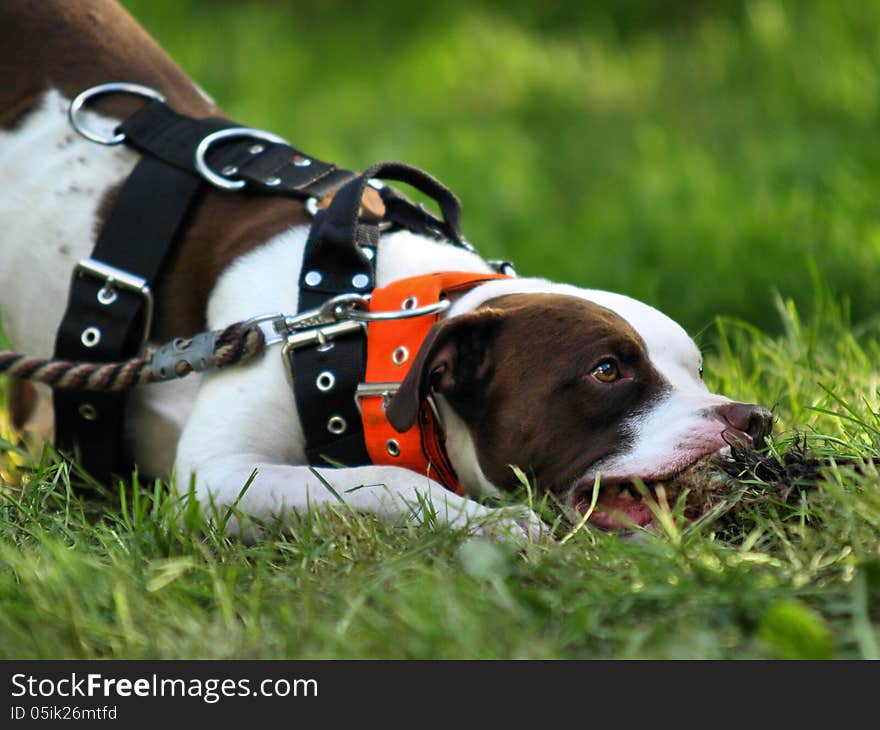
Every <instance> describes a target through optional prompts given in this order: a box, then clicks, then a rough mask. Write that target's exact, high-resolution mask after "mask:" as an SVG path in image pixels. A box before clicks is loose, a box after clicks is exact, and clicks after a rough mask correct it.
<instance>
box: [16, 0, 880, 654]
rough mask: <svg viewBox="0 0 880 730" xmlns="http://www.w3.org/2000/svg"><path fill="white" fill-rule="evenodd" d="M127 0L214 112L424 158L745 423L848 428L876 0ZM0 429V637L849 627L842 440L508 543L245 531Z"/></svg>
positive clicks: (879, 585)
mask: <svg viewBox="0 0 880 730" xmlns="http://www.w3.org/2000/svg"><path fill="white" fill-rule="evenodd" d="M126 5H127V6H128V7H130V8H131V9H132V11H133V12H134V13H135V14H136V15H137V16H139V17H140V18H141V19H142V20H143V21H144V23H145V24H146V25H147V27H148V28H149V29H150V30H151V32H153V33H154V34H155V35H156V36H157V37H158V39H159V40H160V41H161V42H162V44H163V45H165V46H166V47H167V48H168V49H169V50H170V52H171V53H172V55H174V56H175V57H176V58H177V59H178V60H179V61H180V62H181V63H182V65H183V66H184V67H185V68H186V69H187V70H188V71H189V72H190V73H191V74H192V75H193V76H194V77H195V78H197V79H198V80H199V81H200V82H201V83H202V84H203V85H204V86H205V87H206V88H207V89H208V90H209V91H210V92H211V93H213V94H214V95H215V96H216V97H217V98H218V100H219V101H220V103H221V105H222V106H223V107H224V108H225V109H226V110H227V111H228V112H229V113H230V114H232V115H233V116H235V117H237V118H238V119H240V120H241V121H243V122H247V123H250V124H253V125H256V126H261V127H264V128H269V129H274V130H276V131H278V132H281V133H283V134H285V135H287V136H288V137H289V138H290V139H291V140H293V141H295V142H296V143H297V144H300V145H301V146H302V147H303V148H304V149H306V150H309V151H313V152H314V153H315V154H318V155H321V156H323V157H324V158H326V159H333V160H335V161H338V162H340V163H341V164H344V165H347V166H351V167H359V168H362V167H365V166H367V165H369V164H370V163H372V162H374V161H375V160H378V159H384V158H401V159H405V160H408V161H411V162H413V163H415V164H419V165H423V166H425V167H426V168H428V169H429V170H431V171H432V172H434V173H436V174H437V175H438V176H439V177H441V178H442V179H444V180H446V181H447V182H449V183H450V184H451V185H452V186H453V187H454V188H455V189H456V190H457V192H458V193H459V195H460V196H461V198H462V199H463V202H464V205H465V229H466V232H467V233H468V236H469V238H470V239H471V240H472V241H474V242H475V243H476V244H477V245H478V247H479V248H480V249H481V251H482V252H483V253H485V254H486V255H488V256H492V257H505V258H511V259H513V260H514V261H515V262H516V263H517V265H518V268H519V269H520V271H521V272H522V273H526V274H539V275H545V276H548V277H550V278H556V279H560V280H566V281H571V282H574V283H577V284H581V285H588V286H599V287H602V288H609V289H614V290H618V291H622V292H624V293H628V294H631V295H633V296H637V297H639V298H642V299H644V300H646V301H648V302H650V303H652V304H655V305H657V306H659V307H661V308H662V309H664V310H665V311H667V312H668V313H669V314H671V315H672V316H674V317H675V318H677V319H679V320H680V321H682V322H683V323H684V324H685V325H686V326H687V327H688V329H689V330H690V331H691V332H693V333H695V334H696V335H697V336H698V339H699V340H700V342H701V343H702V344H703V346H704V350H705V351H706V379H707V382H708V384H709V385H710V387H711V388H713V389H716V390H719V391H721V392H724V393H726V394H728V395H731V396H734V397H737V398H739V399H742V400H746V401H756V402H761V403H764V404H766V405H768V406H773V407H774V412H775V414H776V416H777V428H776V431H775V442H774V448H776V449H779V450H782V449H784V448H786V446H787V445H788V444H790V443H791V442H792V441H793V440H794V439H795V438H796V437H797V436H798V435H800V434H806V436H807V438H808V440H809V443H810V445H811V446H812V447H813V448H814V449H816V450H817V451H818V452H819V453H821V454H824V455H826V456H831V457H844V456H846V457H852V456H856V457H878V456H880V391H878V386H880V371H878V369H877V366H876V363H877V362H878V360H880V319H878V318H877V316H876V314H877V312H878V309H880V308H878V305H880V289H878V287H877V286H876V284H875V282H876V281H877V276H878V274H880V225H878V221H880V218H878V207H877V204H876V198H877V195H876V191H877V190H880V174H878V172H877V171H876V169H877V163H878V162H880V145H878V144H877V143H876V140H875V128H876V121H877V105H878V101H880V88H878V81H877V79H878V78H880V73H878V71H880V68H878V65H880V60H878V59H880V57H878V56H877V54H876V48H877V47H878V43H880V22H878V21H880V9H878V6H875V5H872V4H867V3H855V2H852V3H851V2H830V1H829V2H814V3H795V2H773V1H771V0H753V1H752V2H748V3H735V2H718V3H711V4H709V3H707V4H701V8H702V9H700V10H699V11H697V10H694V9H692V7H691V6H692V4H691V3H684V2H682V3H677V2H672V3H670V2H663V3H661V2H639V3H635V2H617V3H611V2H601V3H592V4H588V3H579V4H576V5H575V4H572V6H571V7H569V6H568V5H567V4H565V3H541V4H535V3H526V2H514V3H501V2H482V3H473V2H468V3H465V2H463V1H462V2H451V3H446V4H443V5H440V4H436V5H429V6H427V7H425V8H422V7H420V8H419V10H418V13H415V12H414V11H412V10H411V8H412V4H411V3H410V4H408V3H403V2H402V0H394V1H393V2H387V3H384V4H383V5H382V7H381V8H380V9H377V8H376V7H369V6H368V5H367V4H363V3H349V2H343V0H335V1H334V2H328V3H321V4H320V7H316V6H315V4H311V5H308V4H303V3H297V4H295V5H293V4H290V5H289V4H286V3H257V2H211V3H199V2H195V1H193V0H175V1H174V2H171V0H167V1H166V0H137V1H135V0H130V1H129V2H127V3H126ZM533 6H534V7H533ZM218 59H219V62H218ZM2 433H3V434H4V435H5V437H6V439H7V440H12V439H13V438H14V435H13V434H11V433H10V432H9V430H8V428H4V429H3V431H2ZM3 448H4V450H5V451H6V456H5V457H3V458H0V474H2V475H3V478H4V480H5V481H6V482H7V483H8V485H7V486H6V487H5V488H3V491H2V494H0V636H2V637H3V640H2V641H0V658H4V659H6V658H21V657H38V658H54V657H112V658H147V657H150V658H153V657H157V658H198V657H206V658H207V657H240V658H254V657H260V658H275V657H286V658H299V657H306V658H316V657H322V658H323V657H331V658H332V657H403V658H453V657H491V658H495V657H501V658H508V657H509V658H526V657H528V658H627V657H664V658H666V657H669V658H672V657H676V658H678V657H706V658H712V657H722V658H764V657H769V658H777V657H778V658H826V657H864V658H868V657H873V658H877V657H878V654H880V649H878V643H880V547H878V546H880V490H878V485H880V478H878V475H877V473H876V471H875V470H874V469H873V468H871V467H870V466H868V467H866V468H865V470H864V473H863V474H858V473H856V472H855V471H854V470H853V469H852V468H851V467H839V468H834V469H831V470H830V472H829V476H828V478H827V479H826V480H825V481H824V482H822V483H821V484H820V485H819V486H818V488H815V489H808V490H804V491H803V492H802V493H796V494H795V496H794V499H793V500H790V501H789V503H787V504H781V503H778V502H774V501H772V500H764V501H755V502H754V503H752V504H751V506H750V507H748V508H746V509H745V510H744V511H743V512H741V513H739V514H738V515H737V518H736V520H735V521H733V522H731V521H729V520H725V519H724V516H719V517H718V518H717V519H716V520H714V521H712V520H710V521H706V522H703V523H701V524H698V525H689V524H687V523H685V522H684V521H683V520H682V519H681V517H680V515H678V513H677V511H676V510H675V506H674V505H673V509H672V511H671V512H669V513H668V514H665V515H663V516H664V520H663V522H664V524H665V525H666V531H665V533H664V534H661V535H657V536H647V537H646V538H645V539H643V540H641V541H638V542H625V541H622V540H620V539H619V538H618V537H616V536H614V535H606V534H601V533H594V532H591V531H588V530H582V531H580V532H577V533H576V534H573V535H571V537H570V538H569V539H567V540H565V541H562V540H560V541H557V542H554V543H546V544H540V545H534V546H529V547H527V548H525V549H522V550H520V549H517V548H515V547H513V546H509V545H506V544H504V543H498V542H488V541H485V540H479V539H471V538H468V537H467V536H466V535H465V534H463V533H458V532H450V531H448V530H444V529H440V528H437V527H435V526H432V525H430V524H429V525H425V526H405V525H388V524H383V523H380V522H377V521H375V520H373V519H370V518H367V517H364V516H359V515H352V514H350V513H348V512H347V511H346V510H344V509H341V508H340V509H338V510H336V511H334V512H332V513H322V514H315V515H312V516H310V517H308V518H305V519H302V520H298V521H296V522H294V523H293V524H292V525H290V526H289V529H287V530H282V529H281V528H279V527H278V526H271V525H267V526H265V530H266V532H265V535H264V538H263V539H261V540H260V541H259V542H257V543H255V544H252V545H246V544H243V543H241V542H239V541H237V540H232V539H229V538H227V537H225V536H224V535H223V534H222V533H221V532H220V531H219V530H218V529H217V526H216V524H214V523H211V522H210V521H205V520H204V519H203V518H202V517H200V516H199V515H198V514H197V513H195V512H193V511H192V510H191V509H184V508H183V507H182V506H181V502H180V501H179V500H177V499H176V498H175V497H172V496H169V494H168V492H167V491H166V490H165V489H164V488H163V487H162V486H161V485H152V484H143V485H142V484H138V483H137V481H136V480H135V481H134V482H133V483H126V484H119V485H116V486H115V487H114V489H113V490H111V492H110V493H108V494H107V495H105V496H104V497H103V498H102V499H99V500H82V499H80V498H79V497H76V496H73V495H72V493H71V491H70V475H69V468H68V467H67V466H66V465H64V464H59V463H57V462H55V461H54V460H53V459H52V458H51V455H49V454H48V453H47V454H39V453H35V452H33V451H31V450H21V449H19V448H18V447H15V446H14V445H13V444H11V443H9V442H8V441H6V442H4V444H3ZM21 483H23V486H20V484H21ZM747 488H748V490H749V493H754V494H758V493H760V492H761V485H760V484H751V485H748V487H747ZM733 499H734V498H731V501H732V500H733ZM220 517H221V518H222V517H223V516H222V515H220ZM570 529H571V528H570V526H567V525H559V531H560V536H565V535H566V532H567V530H570Z"/></svg>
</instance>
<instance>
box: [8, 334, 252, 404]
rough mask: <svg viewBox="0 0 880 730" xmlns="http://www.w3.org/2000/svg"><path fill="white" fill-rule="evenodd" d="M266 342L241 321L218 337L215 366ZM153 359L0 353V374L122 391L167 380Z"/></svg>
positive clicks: (183, 369) (182, 370)
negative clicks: (88, 359)
mask: <svg viewBox="0 0 880 730" xmlns="http://www.w3.org/2000/svg"><path fill="white" fill-rule="evenodd" d="M265 343H266V341H265V338H264V336H263V332H262V330H261V329H260V328H259V327H258V326H257V325H254V324H245V323H244V322H237V323H236V324H232V325H230V326H229V327H227V328H226V329H224V330H222V331H221V332H220V333H219V334H218V335H217V338H216V340H215V343H214V353H213V363H212V364H213V366H214V367H215V368H225V367H229V366H230V365H236V364H244V363H246V362H248V361H249V360H252V359H253V358H254V357H256V356H257V355H259V354H260V353H261V352H262V351H263V349H264V347H265ZM151 359H152V353H151V354H150V355H149V356H148V357H143V358H142V357H135V358H132V359H130V360H125V361H123V362H110V363H97V362H70V361H69V360H53V359H51V358H41V357H28V356H27V355H22V354H21V353H17V352H12V351H11V350H0V373H3V374H6V375H10V376H12V377H13V378H19V379H21V380H30V381H33V382H37V383H44V384H46V385H48V386H50V387H51V388H54V389H56V390H86V391H111V392H118V391H121V390H128V389H129V388H133V387H135V386H136V385H147V384H148V383H155V382H159V381H160V380H165V379H166V378H160V377H158V375H157V374H156V373H154V372H153V369H152V363H151ZM192 370H193V367H192V365H190V363H188V362H186V361H185V360H183V361H181V362H180V363H178V367H177V368H176V369H175V374H176V375H177V376H178V377H184V376H185V375H188V374H189V373H191V372H192Z"/></svg>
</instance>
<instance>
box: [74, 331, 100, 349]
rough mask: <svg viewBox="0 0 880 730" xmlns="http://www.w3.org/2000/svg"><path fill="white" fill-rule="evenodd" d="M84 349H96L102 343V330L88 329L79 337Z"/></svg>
mask: <svg viewBox="0 0 880 730" xmlns="http://www.w3.org/2000/svg"><path fill="white" fill-rule="evenodd" d="M79 341H80V342H82V343H83V346H84V347H94V346H95V345H97V344H98V343H99V342H100V341H101V330H99V329H98V328H97V327H86V328H85V329H84V330H83V331H82V334H81V335H80V337H79Z"/></svg>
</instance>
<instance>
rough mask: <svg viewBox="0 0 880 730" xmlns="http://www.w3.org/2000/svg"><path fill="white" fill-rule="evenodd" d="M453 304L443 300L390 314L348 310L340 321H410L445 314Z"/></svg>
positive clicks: (394, 311)
mask: <svg viewBox="0 0 880 730" xmlns="http://www.w3.org/2000/svg"><path fill="white" fill-rule="evenodd" d="M451 304H452V302H450V301H449V300H448V299H441V300H440V301H439V302H436V303H434V304H426V305H425V306H424V307H415V308H414V309H399V310H393V311H390V312H370V311H365V310H361V309H348V310H346V311H345V315H344V317H340V319H354V320H357V321H358V322H383V321H389V320H395V319H410V318H412V317H423V316H425V315H426V314H437V313H439V312H445V311H446V310H447V309H449V307H450V306H451Z"/></svg>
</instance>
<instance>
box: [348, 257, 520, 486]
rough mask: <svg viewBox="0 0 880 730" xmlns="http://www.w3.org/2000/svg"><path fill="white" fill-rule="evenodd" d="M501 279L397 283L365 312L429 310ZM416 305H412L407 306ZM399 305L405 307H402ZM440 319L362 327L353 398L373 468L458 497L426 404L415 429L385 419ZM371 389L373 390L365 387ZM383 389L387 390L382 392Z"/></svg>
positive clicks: (452, 276) (457, 275)
mask: <svg viewBox="0 0 880 730" xmlns="http://www.w3.org/2000/svg"><path fill="white" fill-rule="evenodd" d="M507 278H509V277H508V276H506V275H504V274H475V273H472V272H460V271H447V272H442V273H437V274H426V275H423V276H414V277H411V278H409V279H400V280H398V281H395V282H393V283H391V284H389V285H388V286H385V287H382V288H380V289H374V290H373V293H372V296H371V297H370V310H372V311H376V312H379V311H394V310H399V309H411V308H414V307H424V306H426V305H428V304H434V303H436V302H438V301H440V300H441V299H442V298H445V297H447V296H448V295H449V294H451V293H454V292H461V291H467V290H468V289H472V288H474V287H475V286H478V285H479V284H482V283H483V282H486V281H491V280H492V279H507ZM413 299H415V302H413V301H412V300H413ZM404 302H407V304H406V305H404ZM439 317H440V315H439V314H426V315H424V316H421V317H413V318H411V319H398V320H393V321H373V322H370V323H369V324H368V325H367V372H366V376H365V386H366V387H364V388H362V389H361V394H360V395H359V397H358V400H359V401H360V405H361V418H362V421H363V425H364V439H365V441H366V444H367V451H368V452H369V454H370V459H371V461H372V462H373V463H374V464H387V465H393V466H402V467H404V468H406V469H412V470H413V471H415V472H418V473H420V474H426V475H429V476H430V477H431V478H432V479H434V480H436V481H438V482H440V483H441V484H443V485H444V486H445V487H446V488H447V489H450V490H452V491H454V492H455V493H456V494H461V493H462V489H461V484H460V483H459V481H458V476H457V475H456V473H455V469H453V467H452V464H450V463H449V458H448V457H447V455H446V448H445V444H446V438H445V434H444V433H443V427H442V425H441V424H440V422H439V420H438V415H437V414H436V413H435V412H434V409H433V407H432V405H431V403H430V402H425V403H422V407H421V410H420V411H419V419H418V424H419V427H418V429H416V428H411V429H410V430H409V431H407V432H405V433H398V432H397V431H395V430H394V427H393V426H392V425H391V424H390V423H388V420H387V419H386V417H385V400H386V397H387V395H388V394H389V393H390V392H392V391H394V390H396V388H397V386H398V385H399V384H400V382H401V381H402V380H403V379H404V378H405V377H406V374H407V372H408V371H409V368H410V366H411V365H412V361H413V359H414V358H415V356H416V353H417V352H418V351H419V348H420V347H421V345H422V342H424V340H425V337H426V335H427V334H428V330H430V329H431V325H433V324H434V323H435V322H436V321H437V320H438V319H439ZM370 385H373V386H374V387H373V388H370V387H369V386H370ZM382 385H387V386H388V387H387V389H383V388H382V387H381V386H382Z"/></svg>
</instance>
